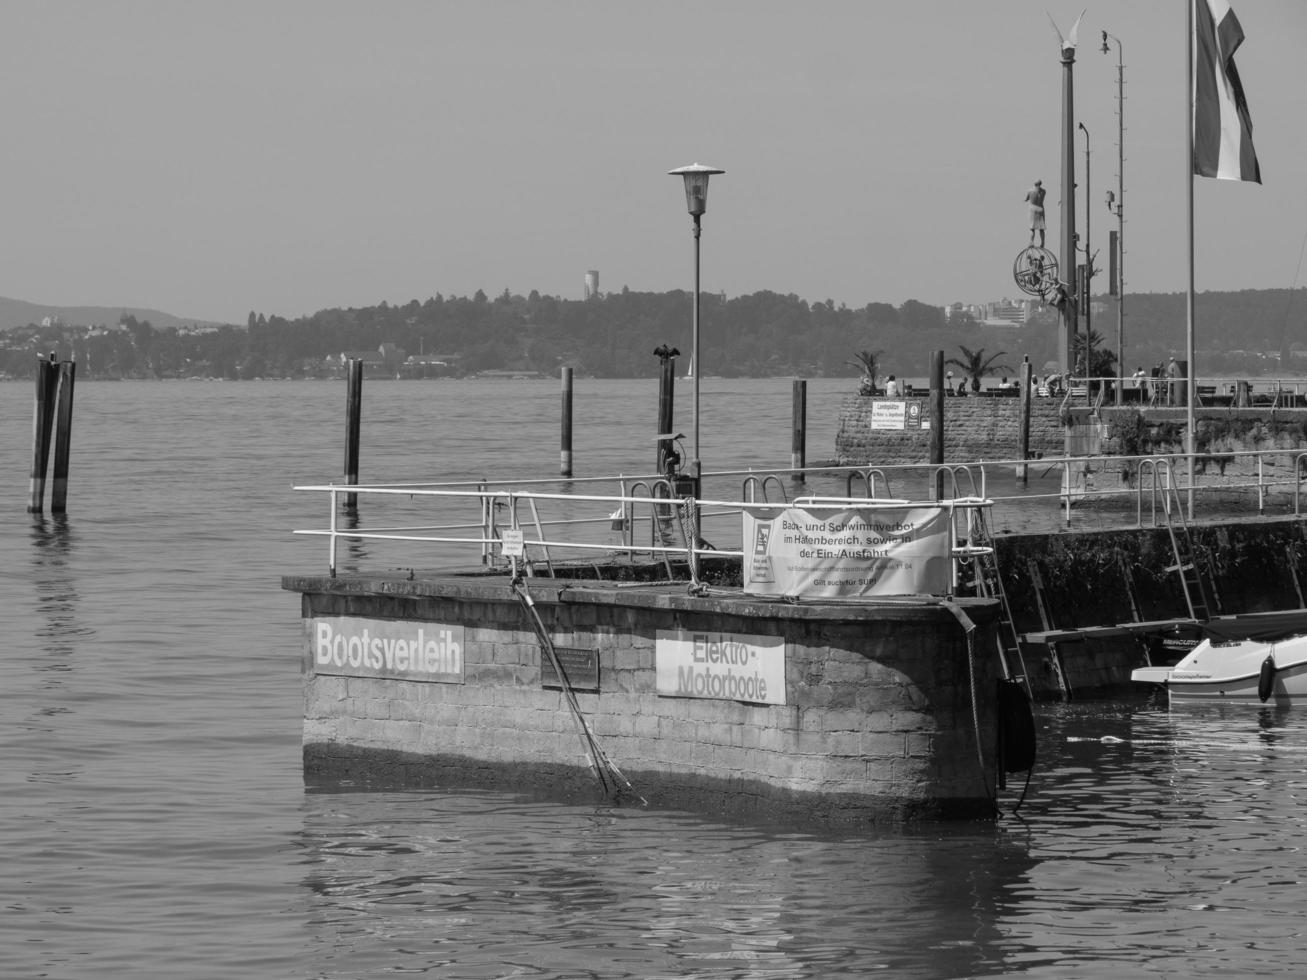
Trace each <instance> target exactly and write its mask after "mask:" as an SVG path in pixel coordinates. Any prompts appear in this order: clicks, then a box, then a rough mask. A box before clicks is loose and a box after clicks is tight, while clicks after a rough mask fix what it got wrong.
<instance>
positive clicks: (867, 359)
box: [844, 350, 885, 395]
mask: <svg viewBox="0 0 1307 980" xmlns="http://www.w3.org/2000/svg"><path fill="white" fill-rule="evenodd" d="M883 353H885V352H884V351H883V350H860V351H858V352H857V353H856V354H854V355H853V356H854V357H856V358H857V360H856V361H845V362H844V363H845V364H852V365H853V366H854V367H858V368H862V383H861V384H860V385H859V386H858V393H859V394H861V395H870V394H872V393H873V392H874V391H875V390H876V375H878V374H879V373H880V355H881V354H883Z"/></svg>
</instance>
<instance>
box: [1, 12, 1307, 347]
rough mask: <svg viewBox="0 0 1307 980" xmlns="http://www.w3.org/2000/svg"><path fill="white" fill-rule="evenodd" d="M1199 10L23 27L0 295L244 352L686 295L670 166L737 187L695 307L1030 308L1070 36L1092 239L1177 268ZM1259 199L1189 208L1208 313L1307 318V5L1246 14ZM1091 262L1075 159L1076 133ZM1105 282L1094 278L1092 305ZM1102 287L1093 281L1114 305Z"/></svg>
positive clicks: (46, 23) (6, 35) (128, 15)
mask: <svg viewBox="0 0 1307 980" xmlns="http://www.w3.org/2000/svg"><path fill="white" fill-rule="evenodd" d="M1186 2H1187V0H1148V2H1141V0H1098V2H1090V0H1083V2H1082V0H1075V2H1068V0H1046V2H1045V0H985V2H977V0H910V2H907V0H896V2H874V0H847V2H843V0H841V2H822V0H815V2H812V3H806V4H798V3H794V2H793V0H783V2H779V0H778V2H772V0H748V2H746V0H697V2H682V0H658V2H649V0H644V2H638V3H637V2H619V0H556V2H535V3H525V2H508V0H466V2H464V0H443V2H442V0H424V2H418V0H415V2H384V0H383V2H368V3H362V2H355V3H343V2H331V0H313V2H298V0H297V2H276V0H258V2H247V0H221V2H219V0H206V2H182V0H177V2H145V0H141V2H126V0H112V2H101V0H97V2H49V3H46V2H42V3H37V2H25V0H4V2H3V3H0V13H3V28H4V29H3V31H0V80H3V91H4V92H5V93H6V98H5V99H4V100H3V106H4V108H3V110H2V111H3V119H4V126H3V128H2V129H0V134H2V135H3V139H4V150H3V157H2V159H3V160H4V180H3V184H2V186H3V188H4V190H3V194H4V200H3V207H2V208H0V215H2V216H3V223H4V224H3V228H4V235H3V242H4V245H3V254H2V256H0V295H4V296H8V297H10V298H14V299H22V300H28V301H31V302H37V303H44V304H50V305H75V304H94V305H116V306H138V307H154V308H158V309H162V310H165V311H167V312H170V313H174V314H177V315H179V316H184V317H195V318H201V319H214V320H225V321H231V322H244V320H245V317H246V315H247V314H248V312H249V311H251V310H255V311H258V312H261V313H266V314H269V315H272V314H278V315H281V316H285V317H290V318H294V317H297V316H302V315H305V314H309V313H312V312H314V311H316V310H319V309H323V308H327V307H336V306H346V307H348V306H370V305H374V304H376V303H379V302H381V301H382V300H385V301H387V302H390V303H405V302H407V301H409V300H410V299H418V300H424V299H426V298H427V297H429V296H433V295H435V294H436V293H438V292H439V293H444V294H445V295H451V294H453V295H470V294H472V293H474V292H475V291H476V290H477V289H484V290H485V291H486V292H487V293H488V294H490V295H492V296H493V295H495V294H497V293H500V292H502V291H503V290H504V289H505V288H508V289H510V290H511V291H513V292H515V293H522V294H526V293H528V292H529V291H530V290H532V289H537V290H539V291H540V292H542V293H548V294H554V295H559V296H562V297H564V298H580V297H581V295H582V292H583V283H584V277H585V273H586V270H588V269H597V270H599V274H600V288H601V289H603V290H604V291H614V290H619V289H621V288H622V287H623V286H629V287H630V288H631V289H633V290H654V291H662V290H667V289H676V288H687V289H688V288H690V286H691V284H692V281H693V280H692V272H693V264H692V256H693V244H692V238H691V234H690V229H691V222H690V218H689V216H688V215H687V214H686V212H685V198H684V194H683V192H682V189H681V184H680V179H679V178H673V177H669V176H667V174H666V172H667V171H668V170H669V169H672V168H674V167H679V166H682V165H685V164H689V163H693V162H700V163H705V164H710V165H712V166H715V167H720V168H723V169H724V170H726V174H725V175H724V176H720V177H714V178H713V179H712V183H711V190H710V193H709V200H708V213H707V215H706V216H705V218H704V233H703V239H702V246H703V260H702V269H703V287H704V289H705V290H711V291H719V290H724V291H725V292H726V293H727V294H728V295H730V296H735V295H738V294H741V293H750V292H754V291H756V290H761V289H770V290H775V291H777V292H781V293H796V294H798V295H799V296H801V297H802V298H804V299H807V300H822V299H833V300H834V301H835V302H836V303H846V304H848V305H849V306H851V307H858V306H862V305H864V304H866V303H867V302H870V301H882V302H889V303H894V304H899V303H902V302H903V301H904V300H907V299H917V300H920V301H922V302H926V303H931V304H937V305H942V304H945V303H949V302H953V301H955V300H960V301H962V302H968V303H970V302H984V301H986V300H992V299H998V298H1000V297H1003V296H1008V295H1012V296H1015V295H1017V290H1016V288H1015V286H1014V285H1013V283H1012V279H1011V270H1012V261H1013V258H1014V257H1015V255H1016V253H1017V251H1018V250H1019V249H1020V248H1021V247H1022V246H1023V245H1024V244H1025V242H1026V240H1027V237H1028V234H1029V233H1028V230H1027V227H1026V209H1025V205H1024V203H1023V197H1024V195H1025V192H1026V190H1027V188H1028V187H1029V185H1030V184H1031V183H1032V182H1033V180H1034V179H1035V178H1036V177H1041V178H1043V180H1044V184H1045V187H1046V188H1047V189H1048V192H1049V194H1048V197H1049V200H1048V210H1049V215H1050V222H1049V244H1050V246H1051V247H1053V249H1054V250H1055V251H1056V248H1057V246H1056V244H1055V243H1056V242H1057V241H1058V237H1057V236H1058V223H1059V220H1058V216H1057V213H1058V206H1057V203H1056V202H1057V200H1058V199H1059V198H1060V196H1061V193H1062V189H1061V186H1060V164H1059V160H1060V152H1061V151H1060V121H1059V120H1060V113H1061V82H1062V69H1061V66H1060V63H1059V54H1058V42H1057V38H1056V36H1055V34H1054V33H1053V28H1052V26H1051V25H1050V23H1049V15H1051V16H1052V18H1053V19H1054V20H1056V21H1057V22H1058V24H1059V25H1060V26H1061V27H1062V29H1063V31H1064V32H1065V31H1066V30H1067V29H1068V28H1069V26H1070V25H1071V23H1072V22H1073V21H1074V20H1075V18H1076V16H1077V15H1078V14H1079V13H1080V12H1081V10H1082V9H1085V8H1087V12H1086V14H1085V17H1084V22H1083V24H1082V26H1081V29H1080V46H1079V52H1078V55H1077V60H1076V66H1075V94H1076V111H1077V117H1078V121H1082V122H1084V124H1085V126H1086V127H1087V128H1088V129H1089V133H1090V137H1091V139H1090V150H1091V154H1092V155H1091V158H1090V160H1091V179H1092V186H1091V188H1090V195H1089V197H1088V203H1089V205H1090V206H1091V207H1092V213H1091V220H1092V226H1091V233H1092V236H1093V245H1094V247H1095V248H1100V249H1102V254H1103V256H1106V245H1107V232H1108V230H1109V228H1111V227H1115V219H1114V218H1112V217H1111V216H1110V215H1109V213H1108V211H1107V208H1106V206H1105V203H1104V193H1105V191H1106V190H1107V189H1108V188H1115V187H1116V183H1117V146H1116V144H1117V117H1116V107H1117V89H1116V77H1117V53H1116V46H1115V45H1113V46H1112V50H1111V53H1110V54H1103V53H1101V52H1100V50H1099V46H1100V40H1101V36H1100V31H1101V30H1103V29H1106V30H1108V31H1109V32H1111V33H1112V34H1113V35H1115V36H1116V37H1119V38H1120V39H1121V41H1122V42H1123V44H1124V56H1125V57H1124V61H1125V81H1126V86H1125V95H1126V100H1125V124H1126V133H1125V154H1126V161H1125V204H1126V219H1127V220H1126V227H1125V235H1126V248H1127V255H1126V260H1125V262H1126V278H1127V289H1128V290H1136V291H1148V292H1156V291H1165V292H1179V291H1183V290H1184V289H1185V288H1186V283H1187V279H1186V266H1185V239H1184V220H1185V187H1186V173H1187V171H1186V158H1185V125H1186V116H1185V105H1186V101H1185V92H1184V80H1185V64H1184V57H1185V9H1186V8H1185V5H1186ZM1234 9H1235V11H1236V13H1237V14H1238V15H1239V19H1240V21H1241V22H1242V24H1243V27H1244V32H1245V34H1246V35H1247V40H1246V41H1245V43H1244V45H1243V47H1242V48H1241V49H1240V52H1239V55H1238V57H1237V62H1238V66H1239V70H1240V73H1241V74H1242V76H1243V81H1244V88H1245V90H1246V92H1247V95H1248V100H1249V105H1250V108H1251V112H1252V118H1253V125H1254V138H1255V143H1256V147H1257V153H1258V157H1259V159H1260V162H1261V167H1262V179H1263V181H1264V184H1263V185H1262V186H1258V185H1255V184H1239V183H1235V182H1229V181H1215V180H1209V179H1198V180H1197V181H1196V188H1195V200H1196V214H1197V240H1198V253H1197V256H1198V258H1197V285H1198V289H1199V290H1200V291H1202V290H1209V289H1241V288H1266V287H1289V286H1292V285H1304V284H1307V280H1304V277H1302V276H1300V268H1299V265H1300V259H1301V255H1302V251H1303V246H1304V242H1305V241H1307V194H1304V193H1303V191H1304V186H1305V182H1304V171H1305V169H1307V126H1305V125H1304V116H1305V115H1307V113H1304V109H1303V105H1304V95H1305V93H1307V85H1305V84H1304V82H1307V59H1304V58H1303V57H1302V52H1303V51H1304V49H1305V48H1307V2H1304V0H1235V2H1234ZM1076 137H1077V140H1076V163H1077V171H1078V173H1079V178H1078V179H1079V180H1080V183H1081V191H1082V196H1081V207H1080V215H1081V217H1080V218H1079V224H1080V228H1081V231H1082V233H1083V231H1084V201H1085V197H1084V195H1083V185H1084V182H1085V177H1084V147H1085V140H1084V134H1083V133H1081V132H1079V130H1077V132H1076ZM1099 282H1101V280H1099ZM1096 285H1097V283H1096Z"/></svg>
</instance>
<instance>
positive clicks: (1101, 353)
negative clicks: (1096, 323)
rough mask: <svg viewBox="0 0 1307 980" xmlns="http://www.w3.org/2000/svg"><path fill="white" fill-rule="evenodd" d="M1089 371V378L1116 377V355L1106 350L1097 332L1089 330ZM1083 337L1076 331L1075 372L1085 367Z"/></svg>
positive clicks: (1084, 342)
mask: <svg viewBox="0 0 1307 980" xmlns="http://www.w3.org/2000/svg"><path fill="white" fill-rule="evenodd" d="M1087 342H1088V345H1089V358H1088V363H1089V371H1088V375H1087V376H1088V377H1090V378H1115V377H1116V353H1115V352H1114V351H1111V350H1108V349H1107V348H1106V347H1104V346H1103V338H1102V336H1100V334H1099V333H1098V331H1097V330H1094V329H1092V328H1090V331H1089V337H1088V341H1087ZM1085 344H1086V338H1085V335H1084V334H1082V333H1081V332H1080V331H1078V330H1077V331H1076V340H1075V355H1076V357H1075V363H1076V370H1077V372H1078V371H1079V369H1080V368H1082V367H1083V366H1084V365H1085V361H1086V359H1085Z"/></svg>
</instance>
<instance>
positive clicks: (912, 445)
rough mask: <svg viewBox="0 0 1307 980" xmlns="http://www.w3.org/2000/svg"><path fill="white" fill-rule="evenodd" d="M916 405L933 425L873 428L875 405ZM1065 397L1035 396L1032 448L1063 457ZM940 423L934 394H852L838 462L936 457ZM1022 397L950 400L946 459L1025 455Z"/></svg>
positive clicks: (838, 441)
mask: <svg viewBox="0 0 1307 980" xmlns="http://www.w3.org/2000/svg"><path fill="white" fill-rule="evenodd" d="M890 400H893V401H906V402H908V403H909V405H912V404H915V405H917V406H918V408H919V410H920V412H921V418H922V419H923V420H928V422H929V427H927V426H926V425H923V426H922V427H921V428H915V429H913V428H909V429H873V428H872V427H871V416H872V409H873V406H874V404H875V403H876V402H880V401H890ZM1060 406H1061V399H1058V398H1032V399H1031V400H1030V452H1031V453H1032V454H1035V455H1043V456H1060V455H1062V453H1063V451H1064V447H1065V438H1066V435H1065V433H1066V430H1065V427H1064V426H1063V424H1062V419H1061V416H1060V414H1059V409H1060ZM936 424H937V420H936V419H935V418H934V413H933V412H932V411H931V401H930V399H929V398H908V399H883V398H876V397H868V396H863V395H849V396H848V397H846V398H845V399H844V401H843V403H842V404H841V406H840V424H839V430H838V432H837V433H836V436H835V453H836V462H838V463H839V464H841V465H855V466H864V465H865V466H897V465H906V464H912V463H927V462H929V461H930V434H931V428H933V427H934V426H935V425H936ZM1020 446H1021V399H1020V398H1012V397H1005V398H990V397H975V396H973V397H966V398H957V397H949V398H945V399H944V459H945V461H946V462H951V463H967V462H974V461H976V460H997V459H1019V458H1020V456H1021V450H1020Z"/></svg>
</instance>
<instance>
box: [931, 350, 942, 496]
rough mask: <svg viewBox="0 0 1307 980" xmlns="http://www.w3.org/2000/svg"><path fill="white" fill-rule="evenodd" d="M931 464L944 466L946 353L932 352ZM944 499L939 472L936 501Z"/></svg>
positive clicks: (940, 473) (936, 480)
mask: <svg viewBox="0 0 1307 980" xmlns="http://www.w3.org/2000/svg"><path fill="white" fill-rule="evenodd" d="M930 406H931V413H930V414H931V418H932V419H933V421H932V423H931V426H930V462H931V464H932V465H934V466H943V465H944V352H943V351H942V350H937V351H931V354H930ZM943 498H944V473H943V472H942V471H937V472H936V476H935V499H936V500H942V499H943Z"/></svg>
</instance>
